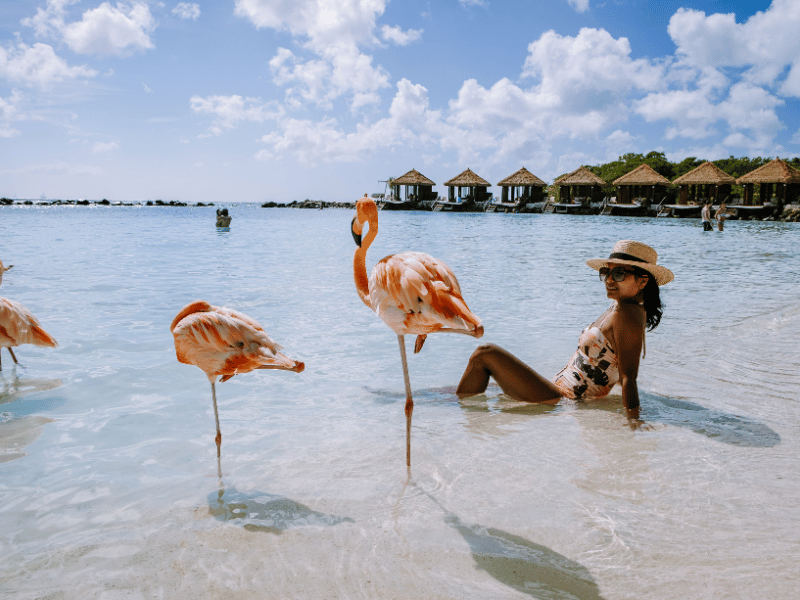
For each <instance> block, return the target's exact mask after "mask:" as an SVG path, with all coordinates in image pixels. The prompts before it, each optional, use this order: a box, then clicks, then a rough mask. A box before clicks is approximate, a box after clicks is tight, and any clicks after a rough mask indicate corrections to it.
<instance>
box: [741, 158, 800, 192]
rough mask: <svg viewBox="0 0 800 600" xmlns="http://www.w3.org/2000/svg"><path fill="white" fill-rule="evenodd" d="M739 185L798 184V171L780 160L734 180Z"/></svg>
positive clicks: (799, 178) (799, 173)
mask: <svg viewBox="0 0 800 600" xmlns="http://www.w3.org/2000/svg"><path fill="white" fill-rule="evenodd" d="M736 183H737V184H739V185H744V184H745V183H785V184H787V185H788V184H790V183H800V171H798V170H797V169H795V168H794V167H791V166H789V165H787V164H786V163H785V162H784V161H782V160H781V159H780V158H776V159H775V160H773V161H770V162H768V163H767V164H765V165H761V166H760V167H758V168H757V169H755V170H753V171H750V172H749V173H747V174H746V175H742V176H741V177H739V179H737V180H736Z"/></svg>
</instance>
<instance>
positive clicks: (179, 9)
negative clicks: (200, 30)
mask: <svg viewBox="0 0 800 600" xmlns="http://www.w3.org/2000/svg"><path fill="white" fill-rule="evenodd" d="M172 14H174V15H178V16H179V17H180V18H181V19H186V20H189V19H191V20H193V21H197V19H198V17H200V6H199V5H198V4H195V3H193V2H178V5H177V6H176V7H175V8H173V9H172Z"/></svg>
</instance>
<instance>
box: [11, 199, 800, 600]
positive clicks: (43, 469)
mask: <svg viewBox="0 0 800 600" xmlns="http://www.w3.org/2000/svg"><path fill="white" fill-rule="evenodd" d="M231 212H232V214H233V216H234V219H233V223H232V226H231V228H230V230H229V231H223V230H217V229H216V228H215V227H214V208H171V207H149V208H148V207H134V208H127V207H125V208H123V207H92V208H85V207H63V208H55V207H46V208H39V207H27V208H26V207H0V259H2V260H3V261H4V262H5V263H6V264H14V265H16V266H15V267H14V268H13V269H12V270H11V271H9V272H8V273H7V274H6V275H5V277H4V279H3V284H2V288H0V295H2V296H4V297H7V298H10V299H13V300H17V301H19V302H22V303H23V304H25V305H26V306H27V307H28V308H29V309H30V310H31V311H32V312H33V313H34V314H35V315H36V316H37V317H38V318H39V320H40V321H41V323H42V325H43V327H44V328H45V329H46V330H47V331H48V332H49V333H50V334H52V335H53V336H54V337H55V338H56V339H57V340H58V341H59V343H60V346H59V347H58V348H55V349H51V348H38V347H32V346H23V347H20V348H18V349H17V356H18V358H19V359H20V361H21V362H22V363H23V365H24V368H22V367H16V368H15V367H13V365H12V362H11V359H10V356H9V354H8V353H7V352H6V351H5V350H3V351H2V352H3V355H2V361H3V371H2V374H0V386H2V387H0V461H3V462H2V463H0V596H2V597H3V598H14V599H23V598H41V597H48V598H76V599H77V598H80V599H87V598H102V599H114V598H123V597H124V598H153V597H156V598H189V597H198V598H235V599H236V598H243V599H244V598H248V599H249V598H289V597H291V598H313V599H319V598H475V599H494V598H497V599H500V598H502V599H507V598H525V597H537V598H581V599H587V598H604V599H607V600H610V599H625V598H630V599H636V600H642V599H651V598H652V599H658V600H663V599H668V598H675V599H681V600H683V599H686V598H756V597H765V598H766V597H769V598H794V597H797V595H798V593H800V567H798V559H800V552H798V548H799V547H800V546H798V531H800V444H798V434H800V403H799V402H798V389H800V368H798V366H797V346H796V342H795V338H796V332H797V331H798V328H800V305H799V304H798V291H800V286H798V270H799V269H798V266H797V265H798V264H800V263H799V262H798V259H800V244H798V240H800V229H798V226H797V225H794V224H784V223H761V222H737V221H728V222H727V223H726V228H725V231H724V232H722V233H719V232H712V233H703V232H702V231H701V228H700V225H699V221H697V220H679V219H627V218H619V217H576V216H566V215H502V214H485V215H483V214H482V215H453V214H438V213H436V214H435V213H391V212H385V213H380V219H381V221H380V233H379V235H378V238H377V240H376V242H375V244H373V247H372V248H371V250H370V252H369V255H368V257H367V263H368V266H369V267H370V268H371V265H372V264H374V263H375V262H376V261H377V260H379V259H380V258H382V257H383V256H384V255H386V254H390V253H393V252H397V251H401V250H412V249H413V250H420V251H424V252H428V253H430V254H432V255H434V256H436V257H437V258H440V259H442V260H444V261H445V262H446V263H447V264H449V265H450V267H451V268H452V269H453V270H454V271H455V273H456V274H457V276H458V278H459V281H460V283H461V287H462V291H463V293H464V297H465V299H466V300H467V302H468V303H469V305H470V307H471V308H472V309H473V310H474V312H476V313H477V314H478V315H479V316H480V317H481V318H482V319H483V323H484V326H485V329H486V335H485V337H484V338H483V340H481V341H488V342H495V343H499V344H501V345H503V346H505V347H507V348H509V349H510V350H511V351H513V352H515V353H516V354H518V355H519V356H520V357H522V358H523V359H525V360H526V361H527V362H529V363H530V364H531V365H533V366H534V368H536V369H537V370H539V371H540V372H542V373H543V374H546V375H548V376H552V375H553V374H555V373H556V372H557V371H558V370H559V369H560V368H561V367H562V366H563V364H564V363H565V361H566V360H567V358H568V357H569V356H570V354H571V353H572V351H573V350H574V348H575V345H576V343H577V337H578V335H579V333H580V331H581V329H582V328H583V327H584V326H585V325H587V324H588V323H590V322H591V321H592V320H593V319H594V318H595V317H596V316H597V315H598V314H600V313H601V312H602V311H603V310H604V309H605V308H606V307H607V305H608V303H609V301H608V300H607V299H606V297H605V294H604V292H603V288H602V285H601V284H600V282H599V281H598V280H597V277H596V274H595V272H594V271H592V270H591V269H589V268H588V267H586V265H585V264H584V261H585V260H586V259H587V258H592V257H601V256H605V255H607V254H608V252H609V251H610V248H611V246H612V245H613V243H614V242H615V241H616V240H617V239H620V238H633V239H639V240H642V241H644V242H646V243H649V244H651V245H653V246H654V247H655V248H657V249H658V250H659V252H660V255H659V261H660V262H662V263H663V264H665V265H667V266H669V267H670V268H671V269H672V270H673V271H674V272H675V274H676V280H675V281H674V282H673V283H671V284H669V285H668V286H666V287H665V288H663V299H664V301H665V304H666V310H665V315H664V319H663V321H662V324H661V326H660V327H659V328H658V329H657V330H656V331H655V332H653V333H650V334H648V336H647V357H646V359H645V360H644V362H643V364H642V367H641V370H640V377H639V387H640V390H641V392H642V412H643V416H644V418H645V420H646V421H648V424H649V427H648V428H647V429H646V430H640V431H636V432H633V431H631V430H630V429H629V428H627V427H626V425H625V423H626V421H625V418H624V416H623V415H622V414H621V410H620V408H621V407H620V401H619V399H618V398H616V399H615V398H611V399H610V400H604V401H600V402H596V403H590V404H586V405H578V404H575V403H562V405H559V406H557V407H539V406H529V405H524V404H521V403H518V402H514V401H512V400H510V399H508V398H506V397H504V396H502V395H500V394H499V392H498V391H497V390H496V389H490V391H489V393H488V394H487V395H486V396H481V397H476V398H471V399H469V400H465V401H459V400H458V399H457V398H456V397H455V396H454V395H453V394H452V393H451V391H450V390H451V389H452V387H453V386H454V385H455V384H456V383H457V382H458V379H459V377H460V375H461V372H462V370H463V368H464V366H465V364H466V360H467V358H468V356H469V354H470V353H471V351H472V350H473V349H474V348H475V346H476V345H477V343H478V342H477V341H476V340H474V339H472V338H469V337H466V336H456V335H450V336H448V335H446V334H441V335H432V336H430V337H429V338H428V341H427V343H426V345H425V348H424V349H423V350H422V352H421V353H420V354H418V355H410V356H409V363H410V364H409V368H410V373H411V382H412V387H413V389H414V393H415V405H416V409H415V411H414V426H413V430H412V456H413V466H412V469H411V477H410V478H409V477H408V474H407V471H406V467H405V417H404V415H403V404H404V397H405V394H404V388H403V378H402V370H401V366H400V358H399V353H398V349H397V341H396V336H395V335H394V334H393V332H392V331H391V330H389V329H388V328H387V327H386V326H385V325H384V324H383V323H382V322H381V321H380V320H379V319H378V318H377V317H376V316H375V315H374V314H373V313H371V311H369V310H368V309H367V308H366V307H365V306H364V305H363V304H361V302H360V301H359V300H358V297H357V295H356V292H355V289H354V284H353V276H352V255H353V249H354V245H353V241H352V238H351V236H350V233H349V225H350V220H351V219H352V216H353V213H352V211H348V210H324V211H319V210H306V211H304V210H291V209H261V208H259V207H254V206H239V207H234V208H233V209H232V211H231ZM195 299H204V300H207V301H209V302H211V303H212V304H217V305H222V306H229V307H231V308H235V309H238V310H240V311H242V312H244V313H246V314H248V315H250V316H252V317H253V318H255V319H257V320H258V321H259V322H260V323H261V324H262V325H263V326H264V328H265V330H266V331H267V332H268V333H269V334H270V336H271V337H272V338H273V339H274V340H275V341H277V342H279V343H280V344H282V345H283V346H284V349H285V352H286V353H287V354H288V355H289V356H292V357H294V358H297V359H300V360H303V361H305V363H306V370H305V371H304V372H303V373H301V374H295V373H289V372H281V371H261V372H254V373H249V374H246V375H241V376H237V377H234V378H233V379H232V380H230V381H228V382H226V383H225V384H219V385H218V386H217V396H218V400H219V406H220V421H221V427H222V433H223V444H222V460H221V468H222V478H221V480H220V479H219V478H218V475H217V462H216V447H215V444H214V416H213V409H212V405H211V397H210V389H209V385H208V381H207V379H206V377H205V375H204V374H203V373H202V371H200V370H199V369H197V368H195V367H193V366H189V365H183V364H180V363H178V362H177V360H176V359H175V352H174V348H173V342H172V336H171V334H170V332H169V324H170V322H171V320H172V318H173V317H174V316H175V315H176V314H177V312H178V310H179V309H180V308H181V307H182V306H184V305H185V304H187V303H188V302H190V301H192V300H195ZM409 341H410V340H409Z"/></svg>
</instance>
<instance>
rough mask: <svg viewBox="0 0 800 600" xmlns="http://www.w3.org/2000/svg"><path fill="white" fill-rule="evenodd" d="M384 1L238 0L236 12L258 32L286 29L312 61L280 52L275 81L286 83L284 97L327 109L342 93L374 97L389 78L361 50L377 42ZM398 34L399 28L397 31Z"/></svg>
mask: <svg viewBox="0 0 800 600" xmlns="http://www.w3.org/2000/svg"><path fill="white" fill-rule="evenodd" d="M386 1H387V0H324V1H323V0H236V8H235V14H236V15H238V16H241V17H244V18H246V19H248V20H249V21H250V22H252V23H253V24H254V25H255V26H256V27H257V28H262V27H263V28H270V29H275V30H278V31H288V32H290V33H291V34H292V35H293V36H295V38H297V39H298V40H299V41H300V42H301V45H302V47H303V48H304V49H306V50H309V51H310V52H312V53H313V54H314V55H315V56H316V58H312V59H309V60H306V59H305V58H303V57H300V56H297V55H295V54H294V53H293V52H291V51H289V50H287V49H285V48H280V49H279V51H278V54H276V56H275V57H274V58H273V59H272V60H271V61H270V67H271V68H272V70H273V74H274V80H275V83H277V84H278V85H290V86H291V87H289V89H287V99H288V100H289V102H290V103H291V104H299V103H301V102H302V101H306V102H312V103H316V104H318V105H320V106H322V107H323V108H330V107H331V102H332V101H333V100H335V99H337V98H339V97H341V96H342V95H345V94H365V93H367V94H368V93H374V92H376V91H377V90H379V89H381V88H385V87H387V86H389V78H388V74H387V73H386V72H385V70H384V69H382V68H381V67H374V66H373V65H372V57H371V56H369V55H366V54H363V53H362V52H361V51H360V49H359V47H360V46H362V45H370V44H376V43H377V42H378V40H377V38H376V37H375V34H374V31H375V27H376V25H375V21H376V19H377V18H378V17H379V16H380V15H381V14H383V11H384V9H385V7H386ZM398 31H399V29H398Z"/></svg>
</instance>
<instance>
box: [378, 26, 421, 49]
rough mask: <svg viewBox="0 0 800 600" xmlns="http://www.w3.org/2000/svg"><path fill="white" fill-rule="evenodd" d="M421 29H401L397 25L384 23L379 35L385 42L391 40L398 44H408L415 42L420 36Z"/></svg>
mask: <svg viewBox="0 0 800 600" xmlns="http://www.w3.org/2000/svg"><path fill="white" fill-rule="evenodd" d="M422 31H423V30H422V29H409V30H408V31H403V30H402V29H400V27H397V26H394V27H390V26H389V25H384V26H383V27H382V28H381V37H382V38H383V39H384V40H386V41H387V42H393V43H395V44H397V45H398V46H408V45H409V44H410V43H411V42H416V41H417V40H418V39H420V38H421V37H422Z"/></svg>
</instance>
